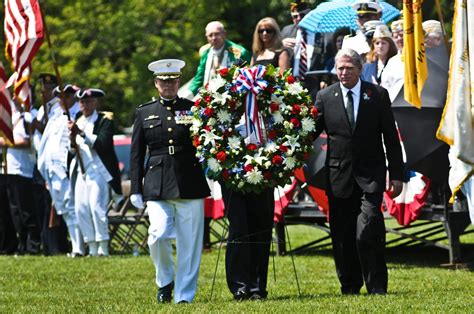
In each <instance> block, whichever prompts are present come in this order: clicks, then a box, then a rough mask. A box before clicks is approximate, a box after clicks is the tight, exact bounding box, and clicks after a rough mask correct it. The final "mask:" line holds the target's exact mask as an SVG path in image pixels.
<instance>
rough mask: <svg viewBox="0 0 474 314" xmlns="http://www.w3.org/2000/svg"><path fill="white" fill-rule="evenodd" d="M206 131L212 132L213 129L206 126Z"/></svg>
mask: <svg viewBox="0 0 474 314" xmlns="http://www.w3.org/2000/svg"><path fill="white" fill-rule="evenodd" d="M204 130H206V131H207V132H211V130H212V129H211V126H209V125H206V126H205V127H204Z"/></svg>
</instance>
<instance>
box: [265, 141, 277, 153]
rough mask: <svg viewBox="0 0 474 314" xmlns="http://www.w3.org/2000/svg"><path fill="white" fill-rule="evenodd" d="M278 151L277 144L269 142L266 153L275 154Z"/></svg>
mask: <svg viewBox="0 0 474 314" xmlns="http://www.w3.org/2000/svg"><path fill="white" fill-rule="evenodd" d="M277 150H278V145H277V144H276V143H275V142H267V144H266V145H265V152H267V153H274V152H276V151H277Z"/></svg>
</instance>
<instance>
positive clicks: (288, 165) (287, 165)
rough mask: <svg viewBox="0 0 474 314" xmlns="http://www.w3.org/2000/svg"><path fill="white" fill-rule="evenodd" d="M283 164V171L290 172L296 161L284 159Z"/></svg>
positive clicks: (293, 158) (288, 158) (291, 158)
mask: <svg viewBox="0 0 474 314" xmlns="http://www.w3.org/2000/svg"><path fill="white" fill-rule="evenodd" d="M283 163H284V164H285V169H288V170H292V169H293V168H295V165H296V159H295V157H286V158H285V160H284V161H283Z"/></svg>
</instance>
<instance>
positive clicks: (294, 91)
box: [285, 83, 303, 95]
mask: <svg viewBox="0 0 474 314" xmlns="http://www.w3.org/2000/svg"><path fill="white" fill-rule="evenodd" d="M285 85H286V88H287V90H288V93H290V94H291V95H299V94H301V93H302V92H303V86H301V84H300V83H293V84H288V83H286V84H285Z"/></svg>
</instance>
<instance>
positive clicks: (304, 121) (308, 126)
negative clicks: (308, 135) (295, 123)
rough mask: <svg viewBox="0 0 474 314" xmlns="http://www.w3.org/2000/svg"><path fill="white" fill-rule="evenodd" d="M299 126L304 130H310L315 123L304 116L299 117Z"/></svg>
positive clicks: (312, 129) (313, 127)
mask: <svg viewBox="0 0 474 314" xmlns="http://www.w3.org/2000/svg"><path fill="white" fill-rule="evenodd" d="M301 127H302V128H303V131H304V132H311V131H314V129H315V127H316V123H315V122H314V120H313V119H311V118H308V117H304V118H303V119H301Z"/></svg>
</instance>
